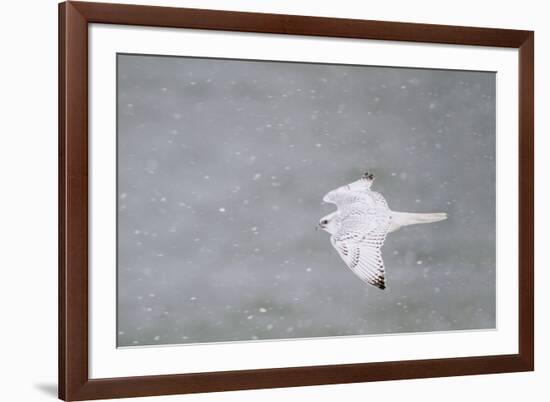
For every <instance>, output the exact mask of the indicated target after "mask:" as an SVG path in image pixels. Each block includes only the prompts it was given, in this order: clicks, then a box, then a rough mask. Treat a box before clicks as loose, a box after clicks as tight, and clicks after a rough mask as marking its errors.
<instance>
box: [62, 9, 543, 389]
mask: <svg viewBox="0 0 550 402" xmlns="http://www.w3.org/2000/svg"><path fill="white" fill-rule="evenodd" d="M59 11H60V14H59V16H60V18H59V21H60V29H59V41H60V42H59V43H60V46H59V52H60V53H59V59H60V62H59V74H60V79H59V86H60V87H59V93H60V104H59V124H60V128H59V155H60V157H59V212H60V213H59V220H60V221H59V240H60V241H59V245H60V253H59V255H60V260H59V290H60V293H59V384H60V387H59V390H60V395H59V396H60V398H62V399H64V400H85V399H99V398H119V397H132V396H136V397H137V396H147V395H163V394H177V393H192V392H212V391H224V390H240V389H251V388H273V387H291V386H302V385H319V384H335V383H350V382H362V381H378V380H391V379H408V378H423V377H436V376H452V375H468V374H483V373H501V372H512V371H529V370H533V367H534V358H533V356H534V353H533V350H534V340H533V325H534V323H533V283H534V278H533V137H534V133H533V102H534V99H533V96H534V90H533V82H534V71H533V58H534V54H533V52H534V47H533V41H534V34H533V32H530V31H517V30H504V29H489V28H469V27H456V26H442V25H426V24H410V23H395V22H381V21H363V20H349V19H348V20H346V19H333V18H318V17H305V16H289V15H275V14H255V13H241V12H227V11H214V10H197V9H180V8H167V7H151V6H134V5H119V4H99V3H81V2H65V3H62V4H60V8H59Z"/></svg>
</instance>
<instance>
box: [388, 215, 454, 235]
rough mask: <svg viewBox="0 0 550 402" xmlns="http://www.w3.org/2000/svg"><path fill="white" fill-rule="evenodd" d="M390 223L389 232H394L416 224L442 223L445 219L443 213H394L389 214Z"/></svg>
mask: <svg viewBox="0 0 550 402" xmlns="http://www.w3.org/2000/svg"><path fill="white" fill-rule="evenodd" d="M391 214H392V215H391V217H392V222H391V226H390V230H389V231H390V232H394V231H396V230H397V229H399V228H401V227H403V226H408V225H416V224H418V223H433V222H439V221H444V220H445V219H447V214H446V213H445V212H436V213H433V214H416V213H412V212H394V211H392V213H391Z"/></svg>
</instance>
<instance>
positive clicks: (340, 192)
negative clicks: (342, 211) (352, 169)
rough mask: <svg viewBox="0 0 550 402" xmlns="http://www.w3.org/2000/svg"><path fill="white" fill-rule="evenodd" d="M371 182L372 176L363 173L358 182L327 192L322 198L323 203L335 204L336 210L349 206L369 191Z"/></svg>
mask: <svg viewBox="0 0 550 402" xmlns="http://www.w3.org/2000/svg"><path fill="white" fill-rule="evenodd" d="M373 181H374V175H373V174H370V173H365V174H364V175H363V177H361V178H360V179H359V180H356V181H354V182H353V183H350V184H346V185H345V186H342V187H338V188H337V189H335V190H332V191H330V192H328V193H327V194H326V195H325V196H324V197H323V201H324V202H330V203H331V204H336V206H337V207H338V208H340V207H341V206H342V205H345V204H351V203H353V202H356V201H357V200H358V199H359V198H362V197H363V195H364V194H365V193H366V192H368V191H369V190H370V187H371V186H372V183H373Z"/></svg>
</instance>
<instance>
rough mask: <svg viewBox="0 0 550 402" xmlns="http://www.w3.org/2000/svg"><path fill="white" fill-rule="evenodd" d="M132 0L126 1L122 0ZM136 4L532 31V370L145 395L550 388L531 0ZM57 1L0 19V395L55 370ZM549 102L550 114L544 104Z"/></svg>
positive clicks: (392, 395)
mask: <svg viewBox="0 0 550 402" xmlns="http://www.w3.org/2000/svg"><path fill="white" fill-rule="evenodd" d="M124 2H128V1H124ZM134 2H140V3H143V4H155V5H172V6H184V7H200V8H213V9H227V10H229V9H230V10H239V11H259V12H273V13H288V14H304V15H318V16H329V17H351V18H364V19H380V20H395V21H410V22H427V23H440V24H452V25H474V26H487V27H502V28H517V29H531V30H535V31H536V36H535V38H536V39H535V41H536V53H535V54H536V72H537V75H536V83H537V85H536V89H537V91H536V133H537V137H536V160H537V162H536V171H537V180H536V188H537V192H536V205H537V211H536V216H537V222H538V224H537V227H536V232H537V240H536V245H535V248H536V264H537V272H536V284H537V285H536V291H537V293H536V308H537V311H536V322H537V325H536V336H537V341H538V342H537V346H536V347H537V360H536V372H535V373H520V374H500V375H484V376H473V377H462V378H458V377H455V378H444V379H428V380H412V381H411V380H409V381H393V382H383V383H368V384H352V385H336V386H322V387H303V388H290V389H278V390H259V391H243V392H230V393H223V394H202V395H191V396H171V397H162V398H149V399H145V398H141V399H139V400H147V401H154V400H158V401H182V402H191V401H239V402H240V401H244V402H246V401H257V400H262V401H276V400H281V399H288V400H294V401H300V400H315V401H319V402H322V401H333V400H345V401H365V400H377V399H380V400H381V399H382V398H384V399H386V400H390V401H391V400H399V399H403V398H407V399H409V400H411V399H412V400H416V399H417V398H418V399H420V398H421V399H422V400H424V401H437V402H440V401H441V400H445V401H446V402H452V401H461V402H462V401H463V400H484V399H491V400H499V401H514V400H521V399H524V400H532V401H543V400H546V398H547V397H548V396H547V394H548V391H547V384H546V381H547V378H549V376H550V353H549V352H550V348H549V347H548V343H547V342H546V339H547V338H548V336H550V314H548V313H547V312H545V310H546V306H548V305H550V294H549V292H547V291H545V290H546V289H545V287H544V286H545V284H546V283H548V282H549V281H550V274H549V271H548V270H547V269H546V266H547V265H548V262H549V261H548V260H549V257H550V251H549V250H548V247H545V246H546V244H545V235H546V233H545V230H544V226H545V225H544V223H545V222H548V217H549V212H548V211H547V209H545V208H543V207H544V206H545V205H547V204H548V197H547V195H548V193H549V191H550V188H549V184H548V180H546V178H545V176H544V172H546V171H548V170H549V169H550V162H549V160H548V158H547V157H546V155H545V150H547V149H548V145H549V144H548V143H549V138H548V136H545V135H544V133H546V132H548V131H549V129H550V117H549V115H548V113H547V112H546V111H547V110H548V108H549V107H550V101H549V95H548V92H546V91H543V90H542V89H544V88H547V89H548V88H550V80H549V78H548V75H547V74H544V73H545V72H547V71H550V55H549V52H548V49H549V47H550V26H549V24H548V22H547V12H545V11H546V10H545V8H546V7H545V3H544V2H541V1H535V0H523V1H522V2H520V3H518V2H514V3H511V2H509V3H506V2H502V1H497V0H490V1H484V2H480V1H472V0H463V1H461V2H438V1H428V0H417V1H414V2H411V1H406V0H400V1H396V0H395V1H391V0H388V1H384V2H360V1H353V0H339V1H337V2H334V1H328V0H323V1H319V0H317V1H314V0H302V1H299V2H298V1H291V0H263V1H261V2H260V1H254V0H231V1H227V0H226V1H221V0H161V1H153V0H143V1H138V0H136V1H134ZM56 3H57V2H56V1H54V0H27V1H25V2H7V3H5V4H4V5H3V8H2V16H3V18H2V24H1V25H0V30H1V35H0V38H1V39H0V44H1V50H2V58H1V61H0V101H1V110H2V112H1V114H0V141H1V145H0V177H1V183H2V192H1V195H0V206H1V208H0V244H1V245H2V247H1V252H0V267H1V270H2V271H1V273H2V280H1V282H0V298H1V302H0V306H1V310H0V311H1V314H2V317H1V318H0V322H1V323H2V329H1V330H0V348H1V352H0V370H1V371H0V375H1V376H2V377H1V378H2V381H1V383H2V386H0V398H1V399H2V400H7V401H43V400H46V401H47V400H55V394H56V381H57V4H56ZM545 112H546V113H545Z"/></svg>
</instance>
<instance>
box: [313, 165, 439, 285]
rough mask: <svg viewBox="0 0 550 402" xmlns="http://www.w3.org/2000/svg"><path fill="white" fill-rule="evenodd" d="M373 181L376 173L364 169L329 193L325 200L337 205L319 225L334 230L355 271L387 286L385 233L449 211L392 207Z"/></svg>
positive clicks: (339, 247) (435, 218)
mask: <svg viewBox="0 0 550 402" xmlns="http://www.w3.org/2000/svg"><path fill="white" fill-rule="evenodd" d="M373 181H374V175H372V174H369V173H365V174H364V175H363V177H361V179H359V180H357V181H354V182H353V183H350V184H347V185H345V186H342V187H338V188H337V189H335V190H332V191H330V192H329V193H327V194H326V195H325V196H324V197H323V201H324V202H328V203H332V204H335V205H336V206H337V207H338V209H337V210H336V211H335V212H332V213H331V214H329V215H327V216H325V217H323V218H322V219H321V221H320V222H319V228H320V229H323V230H325V231H326V232H328V233H330V234H331V237H330V241H331V243H332V245H333V246H334V248H335V249H336V250H337V251H338V254H340V257H342V259H343V260H344V262H345V263H346V265H347V266H348V267H349V268H350V269H351V270H352V272H353V273H355V274H356V275H357V276H358V277H359V278H360V279H361V280H362V281H364V282H366V283H368V284H371V285H374V286H376V287H378V288H379V289H385V288H386V278H385V268H384V262H383V260H382V245H383V244H384V241H385V239H386V235H387V234H388V233H390V232H393V231H395V230H397V229H399V228H400V227H402V226H406V225H412V224H417V223H431V222H437V221H440V220H444V219H446V218H447V215H446V214H445V213H435V214H417V213H405V212H394V211H391V210H390V208H389V207H388V204H387V202H386V200H385V199H384V197H383V196H382V195H381V194H380V193H377V192H375V191H372V190H371V186H372V183H373Z"/></svg>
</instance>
